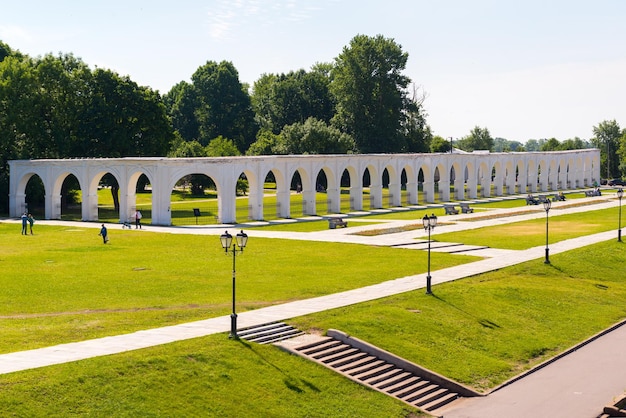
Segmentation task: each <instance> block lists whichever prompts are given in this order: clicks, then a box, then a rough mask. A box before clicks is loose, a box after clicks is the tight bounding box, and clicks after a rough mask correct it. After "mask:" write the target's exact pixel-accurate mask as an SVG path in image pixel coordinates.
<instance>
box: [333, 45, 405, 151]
mask: <svg viewBox="0 0 626 418" xmlns="http://www.w3.org/2000/svg"><path fill="white" fill-rule="evenodd" d="M407 59H408V54H407V53H405V52H403V51H402V48H401V46H400V45H398V44H397V43H396V42H394V40H393V39H385V38H384V37H383V36H382V35H377V36H376V37H373V38H372V37H368V36H365V35H357V36H356V37H354V38H353V39H352V40H351V41H350V45H349V46H347V47H344V49H343V51H342V52H341V54H339V56H338V57H337V58H336V59H335V67H334V68H333V70H332V72H331V79H332V80H331V84H330V87H331V92H332V94H333V95H334V97H335V100H336V102H337V111H336V112H337V113H336V115H335V116H334V118H333V124H334V125H335V126H337V127H338V128H339V129H340V130H341V131H343V132H346V133H348V134H350V135H351V136H352V137H353V138H354V140H355V141H356V144H357V147H358V150H359V152H363V153H370V152H397V151H398V150H401V149H402V148H403V147H404V146H405V141H404V138H403V135H402V134H403V129H402V122H403V111H404V110H405V105H406V103H407V101H406V95H407V93H406V88H407V86H408V85H409V83H410V81H411V80H410V79H409V78H408V77H407V76H405V75H403V74H402V71H404V69H405V68H406V63H407Z"/></svg>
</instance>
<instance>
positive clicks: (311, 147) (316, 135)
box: [276, 118, 356, 154]
mask: <svg viewBox="0 0 626 418" xmlns="http://www.w3.org/2000/svg"><path fill="white" fill-rule="evenodd" d="M280 138H281V140H280V141H279V143H280V145H278V146H277V147H276V151H278V152H277V153H278V154H347V153H349V152H352V151H354V149H355V146H356V144H355V142H354V140H353V139H352V137H351V136H350V135H348V134H345V133H342V132H341V131H339V129H337V128H334V127H332V126H329V125H327V124H326V123H325V122H324V121H321V120H317V119H315V118H308V119H307V120H306V121H305V122H304V123H299V122H298V123H294V124H293V125H288V126H285V127H284V128H283V130H282V132H281V134H280Z"/></svg>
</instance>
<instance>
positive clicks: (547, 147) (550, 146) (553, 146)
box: [541, 138, 561, 151]
mask: <svg viewBox="0 0 626 418" xmlns="http://www.w3.org/2000/svg"><path fill="white" fill-rule="evenodd" d="M560 147H561V143H560V142H559V140H558V139H556V138H550V139H548V140H546V141H545V142H544V143H543V144H542V145H541V151H557V150H559V148H560Z"/></svg>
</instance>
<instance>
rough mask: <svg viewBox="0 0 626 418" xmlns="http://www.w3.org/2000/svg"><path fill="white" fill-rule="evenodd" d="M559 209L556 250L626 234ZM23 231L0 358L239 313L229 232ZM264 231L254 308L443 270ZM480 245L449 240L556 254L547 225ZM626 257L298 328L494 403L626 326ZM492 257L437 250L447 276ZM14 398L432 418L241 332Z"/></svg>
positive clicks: (438, 292)
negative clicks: (591, 237) (407, 364)
mask: <svg viewBox="0 0 626 418" xmlns="http://www.w3.org/2000/svg"><path fill="white" fill-rule="evenodd" d="M553 212H556V210H555V211H551V212H550V214H551V217H550V237H551V242H555V241H556V240H560V239H566V238H568V237H573V236H580V235H582V234H589V233H594V232H598V231H601V230H610V229H612V228H616V222H617V208H615V209H605V210H597V211H594V210H593V208H592V207H590V211H589V212H586V213H583V214H577V215H563V216H552V214H553ZM373 219H375V218H373ZM322 223H323V222H322ZM535 223H536V224H537V225H536V226H535ZM518 224H519V225H521V229H520V230H510V229H509V228H510V227H512V226H517V227H518V228H519V227H520V226H519V225H518ZM18 230H19V225H17V224H2V223H0V248H2V252H1V253H0V266H2V270H3V274H2V275H0V286H1V287H2V289H3V292H2V294H0V302H1V303H0V336H2V339H1V341H2V342H1V343H0V352H4V353H6V352H12V351H17V350H23V349H26V348H34V347H42V346H48V345H53V344H57V343H61V342H68V341H80V340H84V339H88V338H95V337H100V336H105V335H114V334H119V333H124V332H130V331H134V330H138V329H145V328H153V327H158V326H163V325H169V324H176V323H182V322H187V321H192V320H197V319H203V318H208V317H214V316H218V315H226V314H228V313H229V312H230V302H231V299H230V297H231V290H232V289H231V267H232V257H231V256H225V255H224V253H223V250H222V249H221V247H220V245H219V240H218V238H217V237H215V236H195V235H174V234H158V233H151V232H147V231H135V230H132V231H128V230H121V229H114V228H112V230H111V231H110V234H111V242H110V244H109V245H103V244H102V242H101V240H100V238H99V237H98V236H97V232H98V231H97V230H95V229H87V228H82V227H81V224H80V223H77V224H76V226H72V227H53V226H44V225H42V224H41V223H36V224H35V234H36V235H34V236H20V235H18ZM254 230H255V229H254V228H250V229H247V232H248V234H249V235H250V240H249V241H248V247H247V248H246V250H245V252H244V253H243V254H242V255H240V256H238V258H237V297H238V310H239V311H240V312H241V311H245V310H251V309H257V308H259V307H263V306H268V305H271V304H276V303H283V302H287V301H291V300H298V299H304V298H310V297H314V296H319V295H323V294H328V293H335V292H340V291H343V290H348V289H353V288H358V287H362V286H366V285H368V284H373V283H379V282H382V281H385V280H389V279H393V278H397V277H403V276H406V275H410V274H416V273H423V272H425V271H426V257H427V253H426V252H424V251H410V250H405V249H396V248H380V247H369V246H363V245H351V244H332V243H316V242H308V241H307V242H305V241H293V240H278V239H262V238H255V237H254ZM520 231H526V232H527V233H524V234H523V233H522V232H520ZM463 234H465V233H464V232H458V233H454V234H449V235H450V236H449V237H446V235H448V234H440V235H439V234H436V235H435V236H434V238H435V239H437V240H444V239H443V238H446V239H445V240H448V238H449V240H452V241H454V242H464V241H465V240H467V241H468V242H465V243H470V242H471V243H476V244H477V245H489V246H491V247H495V248H509V247H507V246H506V243H507V242H509V241H516V242H518V243H519V244H516V245H519V246H520V248H528V247H531V246H535V245H542V244H543V243H545V219H539V220H537V221H525V222H518V223H515V224H511V225H502V226H496V227H489V228H483V229H480V230H474V231H468V233H467V235H463ZM512 234H513V235H512ZM515 234H517V235H515ZM511 236H516V239H515V240H511ZM537 242H538V244H537ZM625 248H626V247H625V246H624V244H623V243H618V242H617V240H612V241H608V242H604V243H601V244H597V245H593V246H589V247H585V248H582V249H579V250H575V251H570V252H567V253H562V254H554V255H552V256H551V264H549V265H546V264H544V263H543V260H533V261H530V262H527V263H523V264H521V265H518V266H514V267H510V268H506V269H501V270H499V271H496V272H492V273H488V274H481V275H478V276H475V277H470V278H467V279H463V280H458V281H456V282H452V283H446V284H441V285H435V286H433V291H434V296H427V295H425V294H424V291H423V290H420V291H413V292H407V293H403V294H400V295H396V296H392V297H387V298H383V299H379V300H374V301H370V302H367V303H362V304H358V305H353V306H349V307H345V308H341V309H334V310H331V311H326V312H321V313H318V314H314V315H308V316H306V317H299V318H293V319H291V320H289V321H287V322H290V323H292V324H293V325H295V326H297V327H299V328H301V329H303V330H326V329H329V328H335V329H340V330H342V331H345V332H347V333H348V334H350V335H353V336H355V337H357V338H360V339H363V340H365V341H368V342H370V343H372V344H375V345H378V346H380V347H382V348H384V349H386V350H388V351H391V352H393V353H394V354H397V355H399V356H402V357H405V358H407V359H409V360H410V361H412V362H415V363H418V364H420V365H423V366H424V367H427V368H429V369H432V370H434V371H436V372H438V373H440V374H443V375H446V376H448V377H450V378H453V379H455V380H458V381H460V382H462V383H464V384H466V385H469V386H472V387H474V388H476V389H478V390H481V391H486V390H488V389H490V388H492V387H494V386H495V385H497V384H499V383H502V382H503V381H506V380H507V379H509V378H511V377H513V376H515V375H517V374H518V373H520V372H522V371H524V370H527V369H528V368H530V367H532V366H533V365H536V364H538V363H540V362H542V361H544V360H546V359H548V358H550V357H552V356H554V355H556V354H558V353H560V352H562V351H563V350H565V349H567V348H569V347H571V346H573V345H575V344H576V343H578V342H580V341H582V340H584V339H586V338H588V337H589V336H591V335H593V334H595V333H597V332H599V331H601V330H603V329H606V328H607V327H609V326H610V325H612V324H614V323H616V322H618V321H620V320H622V319H624V318H626V305H625V304H624V300H626V277H624V274H623V265H624V262H626V249H625ZM474 259H475V258H473V257H469V256H452V255H448V254H442V253H433V254H432V264H433V265H432V270H433V277H435V278H436V274H437V270H439V269H441V268H444V267H446V266H452V265H457V264H460V263H463V262H468V261H473V260H474ZM337 260H355V261H356V260H358V262H354V263H338V262H337ZM0 385H2V388H3V390H2V391H0V415H3V416H29V417H31V416H32V417H39V416H41V417H43V416H46V417H47V416H67V415H88V416H103V417H104V416H107V417H108V416H154V417H161V416H225V417H235V416H275V417H283V416H286V417H291V416H293V417H301V416H308V417H326V416H337V417H343V416H346V417H352V416H367V417H379V416H380V417H413V416H416V415H412V414H413V412H411V411H412V410H411V408H408V407H405V406H403V405H402V404H401V403H399V402H397V401H394V400H392V399H389V398H387V397H385V396H384V395H380V394H378V393H375V392H373V391H371V390H368V389H365V388H361V387H359V386H358V385H356V384H353V383H351V382H349V381H347V380H346V379H344V378H341V377H340V376H338V375H335V374H334V373H332V372H329V371H327V370H325V369H324V368H322V367H320V366H318V365H315V364H312V363H309V362H306V361H303V360H300V359H299V358H297V357H294V356H291V355H289V354H286V353H283V352H281V351H280V350H278V349H277V348H275V347H266V346H258V345H255V344H249V343H246V342H243V341H231V340H228V339H227V336H226V334H220V335H213V336H209V337H206V338H198V339H193V340H190V341H183V342H178V343H174V344H167V345H164V346H160V347H154V348H150V349H145V350H138V351H136V352H129V353H124V354H119V355H114V356H107V357H102V358H94V359H89V360H85V361H80V362H75V363H71V364H65V365H58V366H51V367H46V368H41V369H36V370H31V371H24V372H18V373H11V374H9V375H3V376H0Z"/></svg>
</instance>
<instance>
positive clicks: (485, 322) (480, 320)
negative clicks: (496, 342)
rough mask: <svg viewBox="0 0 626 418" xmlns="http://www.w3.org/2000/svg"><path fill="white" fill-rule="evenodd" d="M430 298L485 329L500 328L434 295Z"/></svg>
mask: <svg viewBox="0 0 626 418" xmlns="http://www.w3.org/2000/svg"><path fill="white" fill-rule="evenodd" d="M431 296H432V297H434V298H435V299H437V300H439V301H440V302H443V303H445V304H446V305H448V306H450V307H451V308H454V309H456V310H457V311H459V312H463V314H465V315H467V316H468V317H470V318H474V319H475V320H476V321H477V322H478V323H479V324H480V325H482V326H483V327H485V328H490V329H496V328H501V327H500V325H498V324H496V323H495V322H493V321H491V320H489V319H485V318H479V317H478V316H476V315H474V314H472V313H470V312H467V311H465V310H463V309H461V308H459V307H458V306H456V305H454V304H452V303H450V302H448V301H447V300H445V299H443V298H441V297H439V296H437V295H436V294H434V293H433V294H432V295H431Z"/></svg>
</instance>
